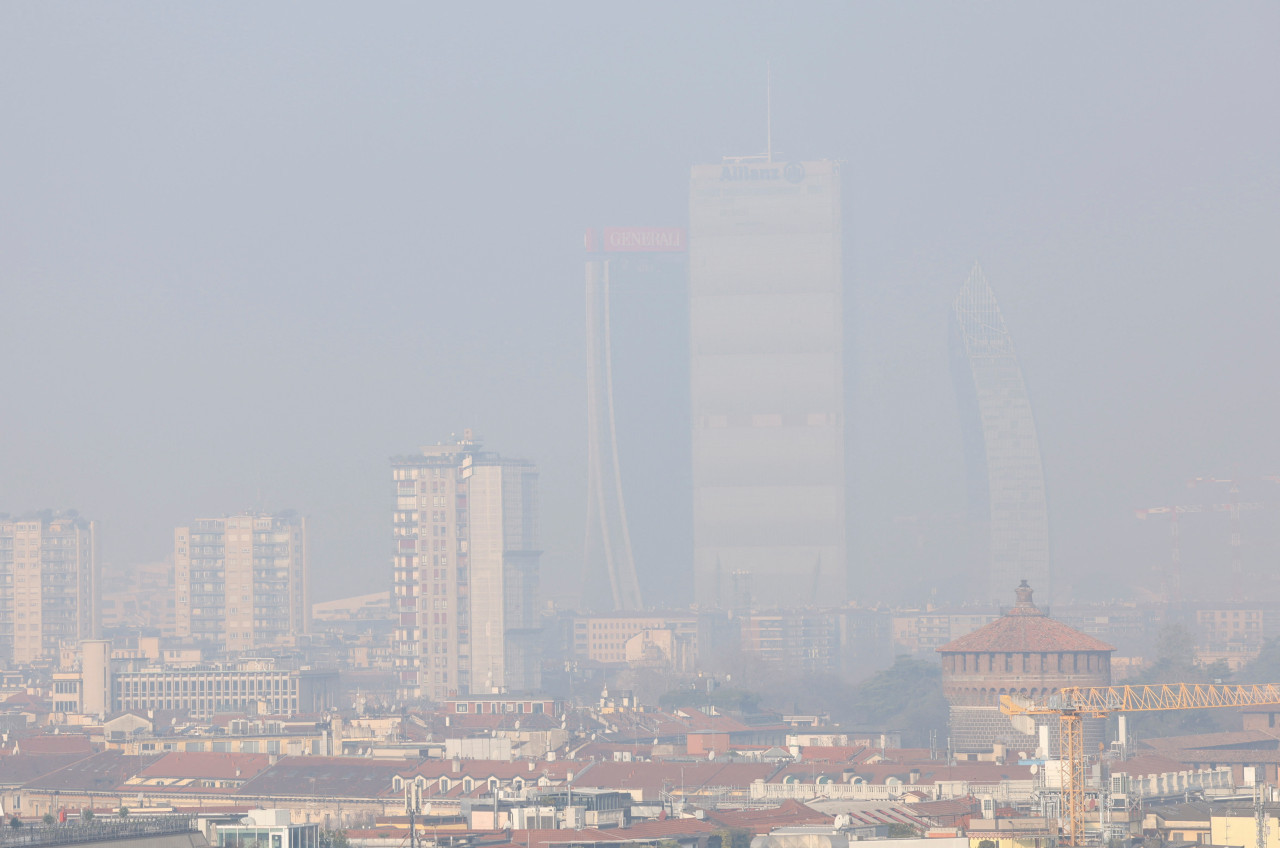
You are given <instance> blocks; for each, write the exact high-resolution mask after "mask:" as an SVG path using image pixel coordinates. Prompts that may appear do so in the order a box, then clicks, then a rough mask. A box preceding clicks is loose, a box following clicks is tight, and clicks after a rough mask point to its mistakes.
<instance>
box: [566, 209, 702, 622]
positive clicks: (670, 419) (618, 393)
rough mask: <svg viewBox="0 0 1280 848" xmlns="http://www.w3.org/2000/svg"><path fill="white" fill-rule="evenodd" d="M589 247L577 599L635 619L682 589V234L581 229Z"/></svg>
mask: <svg viewBox="0 0 1280 848" xmlns="http://www.w3.org/2000/svg"><path fill="white" fill-rule="evenodd" d="M586 247H587V264H586V271H587V274H586V306H587V534H586V539H585V545H584V563H585V566H586V574H585V579H584V582H583V587H582V589H583V601H584V603H585V604H586V605H587V606H588V607H590V608H594V609H597V610H604V609H613V610H631V611H634V610H639V609H642V608H643V606H644V603H645V602H647V603H649V604H650V605H655V604H660V603H663V602H667V603H669V602H672V601H673V600H677V598H675V597H673V595H674V594H676V593H674V592H672V591H671V584H673V583H676V582H687V578H686V577H685V576H684V575H685V574H686V573H687V571H688V565H687V562H688V559H689V557H690V550H689V548H690V545H689V540H690V530H689V527H688V525H689V518H688V515H689V512H690V509H689V497H690V495H689V484H688V471H687V465H688V458H687V457H688V452H689V448H688V444H689V424H688V407H689V370H688V349H689V331H688V326H689V309H688V298H689V294H688V285H687V272H686V267H685V232H684V230H683V229H680V228H676V227H605V228H604V229H603V230H599V231H596V230H591V231H588V233H587V245H586ZM624 472H625V473H624ZM633 530H634V531H635V532H634V533H633V532H632V531H633ZM633 546H634V547H633ZM642 598H643V599H644V600H643V601H642Z"/></svg>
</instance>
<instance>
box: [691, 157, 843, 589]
mask: <svg viewBox="0 0 1280 848" xmlns="http://www.w3.org/2000/svg"><path fill="white" fill-rule="evenodd" d="M841 261H842V260H841V212H840V174H839V167H838V165H837V164H836V163H835V162H828V161H819V162H797V161H792V162H775V161H771V160H770V159H769V158H768V157H752V158H749V159H739V160H726V161H725V162H724V163H722V164H720V165H699V166H695V167H694V168H693V173H692V179H691V181H690V196H689V284H690V355H691V363H690V365H691V375H690V376H691V383H692V386H691V391H692V413H693V500H694V505H693V515H694V573H695V596H696V599H697V602H698V603H699V605H701V606H707V607H719V608H731V607H737V608H744V607H751V606H781V607H793V606H804V605H808V604H813V603H819V602H820V603H823V604H839V603H843V602H844V600H845V599H846V597H847V586H846V583H847V580H846V570H847V564H846V559H845V471H844V374H843V336H844V332H843V290H842V274H841Z"/></svg>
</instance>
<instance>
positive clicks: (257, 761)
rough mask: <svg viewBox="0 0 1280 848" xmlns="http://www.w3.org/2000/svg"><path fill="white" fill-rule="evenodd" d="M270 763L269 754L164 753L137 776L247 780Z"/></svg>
mask: <svg viewBox="0 0 1280 848" xmlns="http://www.w3.org/2000/svg"><path fill="white" fill-rule="evenodd" d="M269 765H271V756H270V755H269V754H229V753H214V752H209V751H181V752H174V753H171V754H165V755H164V756H163V757H161V758H160V759H159V760H157V761H155V762H154V763H152V764H150V765H149V766H147V767H146V768H144V769H143V770H142V771H141V772H139V773H138V774H139V776H140V777H172V778H187V777H191V778H207V779H210V780H234V779H236V778H240V779H241V780H248V779H249V778H251V777H253V776H254V775H256V774H258V773H259V772H261V771H264V770H265V769H266V768H267V766H269Z"/></svg>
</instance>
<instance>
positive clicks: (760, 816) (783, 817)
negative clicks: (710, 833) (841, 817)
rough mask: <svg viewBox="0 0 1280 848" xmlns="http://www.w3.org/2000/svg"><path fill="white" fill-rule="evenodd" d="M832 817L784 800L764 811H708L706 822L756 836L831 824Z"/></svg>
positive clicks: (797, 802)
mask: <svg viewBox="0 0 1280 848" xmlns="http://www.w3.org/2000/svg"><path fill="white" fill-rule="evenodd" d="M834 820H835V817H834V816H829V815H827V814H826V813H821V812H818V811H817V810H815V809H813V808H812V807H808V806H806V805H804V804H801V803H800V802H799V801H793V800H790V799H788V800H786V801H783V802H782V804H781V805H780V806H777V807H770V808H768V809H764V810H708V811H707V821H711V822H715V823H716V824H719V825H721V826H723V827H731V828H744V829H746V830H750V831H752V832H753V833H755V834H756V835H758V836H759V835H763V834H767V833H769V832H770V831H772V830H773V829H774V828H778V827H797V826H802V825H823V824H831V823H832V822H833V821H834Z"/></svg>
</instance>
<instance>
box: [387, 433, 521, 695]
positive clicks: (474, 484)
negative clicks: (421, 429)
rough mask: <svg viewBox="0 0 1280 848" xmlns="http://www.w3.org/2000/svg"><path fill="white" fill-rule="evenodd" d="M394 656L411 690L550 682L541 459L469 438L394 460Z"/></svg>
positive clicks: (401, 687)
mask: <svg viewBox="0 0 1280 848" xmlns="http://www.w3.org/2000/svg"><path fill="white" fill-rule="evenodd" d="M392 477H393V481H394V485H395V509H394V510H393V515H392V528H393V536H394V538H393V553H392V566H393V568H392V571H393V580H392V617H393V624H394V629H393V631H392V654H393V657H394V662H395V667H396V672H397V675H398V686H397V688H398V691H399V693H400V696H401V697H403V698H410V699H416V698H424V699H428V700H435V701H439V700H443V699H445V698H451V697H457V696H460V695H461V696H465V695H469V694H488V693H501V692H517V691H530V690H533V689H536V688H538V685H539V668H538V651H537V638H536V632H537V619H536V612H535V610H536V607H535V603H536V598H537V587H538V563H539V555H540V551H539V550H538V547H537V546H538V498H537V481H538V472H537V468H536V467H535V466H534V465H533V464H532V463H530V462H526V461H524V460H516V459H505V458H503V457H500V456H498V455H497V454H492V453H487V452H483V451H481V450H480V445H479V444H478V443H477V442H475V441H474V440H473V439H471V437H470V436H469V435H468V436H466V437H464V438H463V440H462V441H460V442H458V443H456V444H450V445H434V446H431V447H426V448H423V450H422V454H421V455H420V456H407V457H397V458H396V459H394V460H393V461H392Z"/></svg>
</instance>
